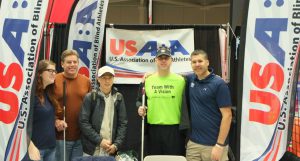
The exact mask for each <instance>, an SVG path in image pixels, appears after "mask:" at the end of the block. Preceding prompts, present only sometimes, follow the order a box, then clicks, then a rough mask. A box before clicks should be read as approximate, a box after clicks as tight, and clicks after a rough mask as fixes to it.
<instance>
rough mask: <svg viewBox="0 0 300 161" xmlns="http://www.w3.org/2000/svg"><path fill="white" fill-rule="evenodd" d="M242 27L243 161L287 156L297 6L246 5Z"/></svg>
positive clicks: (255, 0) (299, 28)
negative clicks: (245, 18) (245, 17)
mask: <svg viewBox="0 0 300 161" xmlns="http://www.w3.org/2000/svg"><path fill="white" fill-rule="evenodd" d="M248 3H249V8H248V18H247V26H245V28H244V33H245V36H246V37H245V49H244V51H243V52H244V53H243V54H244V76H243V87H242V89H243V95H242V98H241V100H242V107H241V108H242V116H241V119H242V120H241V142H240V160H241V161H249V160H255V161H260V160H263V161H269V160H272V161H273V160H279V159H280V158H281V157H282V156H283V154H284V153H285V151H286V148H287V137H288V130H289V129H288V124H289V120H290V118H289V111H290V105H291V104H293V102H292V101H291V97H292V95H294V93H293V92H292V89H294V88H296V86H295V85H294V84H292V82H294V79H297V77H296V78H295V76H294V75H295V73H296V72H298V71H297V70H296V68H295V64H297V61H299V60H298V59H297V58H298V55H297V51H296V50H297V45H298V43H299V33H300V21H299V18H300V14H299V10H300V7H299V6H300V2H299V1H297V0H289V1H287V0H286V1H261V0H251V1H250V0H249V2H248Z"/></svg>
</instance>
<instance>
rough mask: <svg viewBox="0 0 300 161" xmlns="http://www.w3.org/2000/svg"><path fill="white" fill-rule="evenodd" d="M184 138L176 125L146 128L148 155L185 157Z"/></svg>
mask: <svg viewBox="0 0 300 161" xmlns="http://www.w3.org/2000/svg"><path fill="white" fill-rule="evenodd" d="M184 140H185V136H184V135H183V134H181V133H180V130H179V128H178V125H149V126H148V140H147V141H148V142H147V143H148V155H182V156H184V155H185V145H184Z"/></svg>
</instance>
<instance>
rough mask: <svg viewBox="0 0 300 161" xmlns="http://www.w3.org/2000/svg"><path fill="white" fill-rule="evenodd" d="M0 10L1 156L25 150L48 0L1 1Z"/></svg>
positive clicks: (8, 159)
mask: <svg viewBox="0 0 300 161" xmlns="http://www.w3.org/2000/svg"><path fill="white" fill-rule="evenodd" d="M1 6H2V7H1V10H0V35H1V37H0V136H1V141H0V160H3V161H18V160H21V159H22V158H23V157H24V155H25V154H26V152H27V147H28V146H27V141H28V140H27V139H28V136H27V130H26V127H27V120H28V115H29V110H30V104H31V100H30V97H31V95H32V94H34V93H32V91H31V89H32V86H33V81H34V75H35V68H36V64H37V60H38V55H37V53H38V51H39V43H40V38H41V36H42V34H41V33H42V29H43V23H44V20H45V15H46V11H47V7H48V1H41V0H30V1H8V0H6V1H2V3H1Z"/></svg>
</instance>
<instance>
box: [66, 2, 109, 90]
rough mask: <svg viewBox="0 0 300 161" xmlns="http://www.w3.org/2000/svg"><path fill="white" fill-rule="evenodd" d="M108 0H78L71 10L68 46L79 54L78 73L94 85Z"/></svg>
mask: <svg viewBox="0 0 300 161" xmlns="http://www.w3.org/2000/svg"><path fill="white" fill-rule="evenodd" d="M107 6H108V0H80V1H79V2H78V3H77V5H76V8H75V10H74V12H73V16H72V20H71V24H70V31H69V40H68V48H69V49H74V50H76V51H77V52H78V54H79V58H80V61H79V73H81V74H84V75H86V76H87V77H90V79H91V81H92V86H93V87H95V86H96V84H97V83H96V82H97V79H96V74H97V68H98V66H97V64H98V61H99V60H98V59H100V54H101V53H100V52H101V49H102V42H103V36H104V27H105V19H106V12H107Z"/></svg>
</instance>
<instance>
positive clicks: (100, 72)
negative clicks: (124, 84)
mask: <svg viewBox="0 0 300 161" xmlns="http://www.w3.org/2000/svg"><path fill="white" fill-rule="evenodd" d="M105 73H110V74H112V75H113V76H115V71H114V69H113V68H111V67H109V66H103V67H101V68H100V69H99V70H98V77H101V76H102V75H103V74H105Z"/></svg>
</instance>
